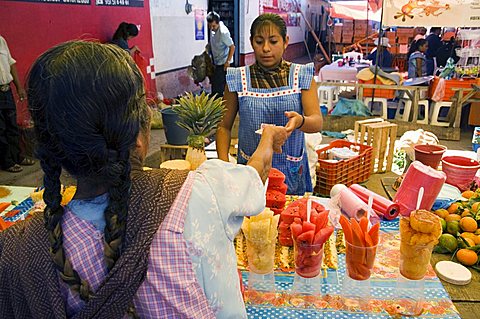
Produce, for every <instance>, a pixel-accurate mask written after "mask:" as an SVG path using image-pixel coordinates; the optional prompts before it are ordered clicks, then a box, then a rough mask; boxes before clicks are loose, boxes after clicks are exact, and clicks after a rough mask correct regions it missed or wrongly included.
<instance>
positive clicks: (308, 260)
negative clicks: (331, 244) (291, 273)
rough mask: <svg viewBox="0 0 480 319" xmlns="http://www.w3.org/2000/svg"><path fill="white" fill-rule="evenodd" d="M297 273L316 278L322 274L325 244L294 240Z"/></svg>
mask: <svg viewBox="0 0 480 319" xmlns="http://www.w3.org/2000/svg"><path fill="white" fill-rule="evenodd" d="M293 249H294V256H295V273H297V274H298V275H299V276H301V277H303V278H314V277H317V276H318V275H319V274H320V269H321V268H322V259H323V244H321V245H318V244H308V243H305V242H299V241H294V243H293Z"/></svg>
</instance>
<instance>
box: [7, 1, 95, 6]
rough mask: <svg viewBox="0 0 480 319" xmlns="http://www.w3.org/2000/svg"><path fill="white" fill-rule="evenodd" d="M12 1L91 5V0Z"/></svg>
mask: <svg viewBox="0 0 480 319" xmlns="http://www.w3.org/2000/svg"><path fill="white" fill-rule="evenodd" d="M10 1H18V2H38V3H58V4H84V5H90V0H10Z"/></svg>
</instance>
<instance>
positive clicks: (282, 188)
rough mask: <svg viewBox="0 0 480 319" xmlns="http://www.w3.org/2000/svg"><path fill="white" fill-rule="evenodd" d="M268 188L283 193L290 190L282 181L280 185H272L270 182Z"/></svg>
mask: <svg viewBox="0 0 480 319" xmlns="http://www.w3.org/2000/svg"><path fill="white" fill-rule="evenodd" d="M268 189H271V190H275V191H279V192H280V193H282V194H286V193H287V190H288V186H287V184H285V183H282V184H281V185H280V186H272V185H270V184H269V185H268Z"/></svg>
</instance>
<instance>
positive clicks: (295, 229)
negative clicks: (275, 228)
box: [290, 223, 302, 240]
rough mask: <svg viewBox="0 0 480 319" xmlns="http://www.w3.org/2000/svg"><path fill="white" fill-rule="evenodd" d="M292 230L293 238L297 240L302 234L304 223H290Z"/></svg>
mask: <svg viewBox="0 0 480 319" xmlns="http://www.w3.org/2000/svg"><path fill="white" fill-rule="evenodd" d="M290 230H291V231H292V237H293V239H295V240H297V238H298V236H300V235H301V234H302V224H300V223H293V224H291V225H290Z"/></svg>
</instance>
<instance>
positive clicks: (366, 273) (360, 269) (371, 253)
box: [345, 242, 378, 281]
mask: <svg viewBox="0 0 480 319" xmlns="http://www.w3.org/2000/svg"><path fill="white" fill-rule="evenodd" d="M346 244H347V247H346V248H347V251H346V254H345V264H346V265H347V275H348V277H350V278H351V279H354V280H360V281H362V280H367V279H369V278H370V276H371V274H372V269H373V265H374V263H375V256H376V254H377V246H378V245H376V246H373V247H364V246H355V245H352V244H350V243H348V242H347V243H346Z"/></svg>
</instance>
